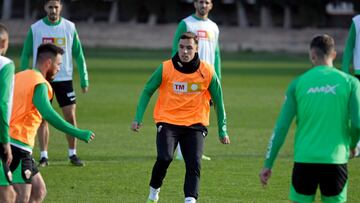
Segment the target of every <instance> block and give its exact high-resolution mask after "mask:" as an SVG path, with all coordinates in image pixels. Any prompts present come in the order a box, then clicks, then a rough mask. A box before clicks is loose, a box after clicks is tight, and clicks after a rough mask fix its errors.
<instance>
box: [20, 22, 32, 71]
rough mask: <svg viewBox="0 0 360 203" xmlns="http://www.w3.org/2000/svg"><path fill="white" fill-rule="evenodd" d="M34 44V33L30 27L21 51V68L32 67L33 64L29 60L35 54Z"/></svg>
mask: <svg viewBox="0 0 360 203" xmlns="http://www.w3.org/2000/svg"><path fill="white" fill-rule="evenodd" d="M33 44H34V42H33V33H32V29H31V28H30V29H29V31H28V33H27V35H26V38H25V41H24V46H23V49H22V52H21V57H20V70H26V69H29V68H31V66H30V65H29V61H30V57H31V56H32V55H33Z"/></svg>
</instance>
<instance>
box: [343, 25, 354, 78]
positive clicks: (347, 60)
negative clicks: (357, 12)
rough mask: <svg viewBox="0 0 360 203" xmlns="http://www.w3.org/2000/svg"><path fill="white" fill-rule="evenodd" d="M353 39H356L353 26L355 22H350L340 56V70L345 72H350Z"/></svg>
mask: <svg viewBox="0 0 360 203" xmlns="http://www.w3.org/2000/svg"><path fill="white" fill-rule="evenodd" d="M355 40H356V28H355V24H354V23H351V27H350V30H349V35H348V38H347V40H346V45H345V49H344V53H343V58H342V70H343V71H344V72H345V73H349V72H350V66H351V65H350V64H352V59H353V54H354V53H353V52H354V47H355Z"/></svg>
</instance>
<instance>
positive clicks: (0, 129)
mask: <svg viewBox="0 0 360 203" xmlns="http://www.w3.org/2000/svg"><path fill="white" fill-rule="evenodd" d="M14 71H15V66H14V63H12V62H11V63H9V64H7V65H5V66H4V67H3V69H1V70H0V143H2V144H6V143H8V142H9V141H10V135H9V122H10V115H11V107H12V94H13V93H12V89H13V79H14Z"/></svg>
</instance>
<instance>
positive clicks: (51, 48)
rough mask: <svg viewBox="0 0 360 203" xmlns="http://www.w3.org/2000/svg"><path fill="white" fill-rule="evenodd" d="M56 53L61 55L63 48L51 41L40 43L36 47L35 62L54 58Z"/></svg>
mask: <svg viewBox="0 0 360 203" xmlns="http://www.w3.org/2000/svg"><path fill="white" fill-rule="evenodd" d="M58 54H60V55H63V54H64V50H63V49H62V48H60V47H58V46H56V45H54V44H51V43H45V44H41V45H40V46H39V47H38V48H37V55H36V63H41V62H42V61H44V60H45V59H48V58H51V60H54V59H55V57H56V56H57V55H58Z"/></svg>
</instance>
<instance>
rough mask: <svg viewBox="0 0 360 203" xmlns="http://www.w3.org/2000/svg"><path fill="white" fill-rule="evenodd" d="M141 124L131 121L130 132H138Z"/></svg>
mask: <svg viewBox="0 0 360 203" xmlns="http://www.w3.org/2000/svg"><path fill="white" fill-rule="evenodd" d="M141 126H142V124H141V123H139V122H138V121H133V122H132V123H131V130H132V131H134V132H139V129H140V128H141Z"/></svg>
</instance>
